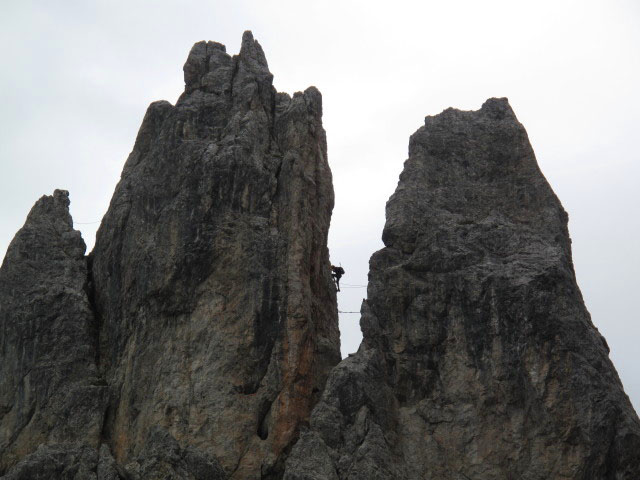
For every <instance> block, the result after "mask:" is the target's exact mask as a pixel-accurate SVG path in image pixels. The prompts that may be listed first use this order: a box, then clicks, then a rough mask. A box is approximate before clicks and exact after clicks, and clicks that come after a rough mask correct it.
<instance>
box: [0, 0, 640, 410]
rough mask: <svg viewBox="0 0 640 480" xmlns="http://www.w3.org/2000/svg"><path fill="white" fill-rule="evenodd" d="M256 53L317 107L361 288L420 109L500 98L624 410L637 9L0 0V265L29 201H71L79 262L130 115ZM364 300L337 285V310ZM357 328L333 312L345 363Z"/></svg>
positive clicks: (349, 264) (633, 358) (282, 84)
mask: <svg viewBox="0 0 640 480" xmlns="http://www.w3.org/2000/svg"><path fill="white" fill-rule="evenodd" d="M245 29H250V30H252V31H253V33H254V36H255V37H256V39H258V41H259V42H260V43H261V44H262V46H263V48H264V50H265V53H266V55H267V59H268V61H269V66H270V69H271V71H272V73H273V74H274V77H275V79H274V84H275V86H276V88H277V89H278V90H279V91H285V92H289V93H293V92H295V91H298V90H304V89H305V88H306V87H307V86H309V85H315V86H317V87H318V88H319V89H320V91H321V92H322V94H323V99H324V125H325V129H326V130H327V137H328V145H329V162H330V164H331V168H332V170H333V176H334V186H335V190H336V207H335V210H334V216H333V221H332V227H331V233H330V244H329V247H330V250H331V257H332V261H333V262H334V263H339V262H340V263H342V266H343V267H344V268H345V270H346V271H347V274H346V276H345V277H344V278H343V283H344V284H345V286H346V284H349V285H365V284H366V279H367V271H368V259H369V257H370V255H371V253H373V252H374V251H375V250H377V249H379V248H381V247H382V242H381V241H380V236H381V232H382V227H383V225H384V205H385V202H386V201H387V199H388V197H389V196H390V195H391V194H392V193H393V191H394V189H395V187H396V184H397V179H398V175H399V174H400V171H401V170H402V164H403V162H404V160H405V159H406V157H407V146H408V139H409V135H411V134H412V133H413V132H414V131H415V130H417V129H418V128H419V127H420V126H421V125H422V124H423V121H424V117H425V116H426V115H433V114H437V113H439V112H440V111H442V110H443V109H445V108H447V107H450V106H453V107H456V108H460V109H465V110H476V109H478V108H479V107H480V106H481V105H482V103H483V102H484V100H486V99H487V98H489V97H494V96H499V97H503V96H506V97H508V98H509V101H510V103H511V105H512V107H513V108H514V110H515V112H516V115H517V116H518V118H519V120H520V121H521V122H522V123H523V124H524V126H525V127H526V129H527V131H528V133H529V138H530V140H531V142H532V144H533V148H534V149H535V151H536V154H537V158H538V162H539V164H540V167H541V169H542V171H543V172H544V174H545V176H546V177H547V179H548V180H549V182H550V183H551V185H552V187H553V188H554V190H555V192H556V193H557V194H558V196H559V197H560V200H561V201H562V203H563V205H564V207H565V209H566V210H567V211H568V212H569V217H570V222H569V229H570V231H571V235H572V238H573V253H574V263H575V268H576V272H577V276H578V283H579V285H580V287H581V289H582V293H583V296H584V298H585V301H586V303H587V307H588V308H589V310H590V312H591V314H592V317H593V322H594V323H595V325H596V326H597V327H598V328H599V329H600V331H601V333H603V334H604V336H605V337H606V338H607V341H608V343H609V346H610V347H611V358H612V360H613V362H614V364H615V365H616V367H617V369H618V372H619V374H620V377H621V378H622V381H623V384H624V386H625V389H626V391H627V393H628V394H629V396H630V397H631V398H632V401H633V402H634V405H635V408H636V410H637V411H640V362H639V361H638V355H637V351H638V349H639V348H640V345H639V343H640V314H639V313H638V312H639V309H638V306H637V304H636V303H635V300H634V299H635V297H636V296H638V295H639V292H638V288H639V287H638V285H639V284H638V267H640V253H639V249H638V246H637V243H638V242H637V238H638V234H639V233H640V216H639V215H638V206H639V205H640V193H639V191H640V189H639V188H638V181H639V180H640V167H639V165H640V149H639V148H638V144H637V143H638V141H637V138H638V131H639V126H640V92H639V89H638V86H639V85H640V2H637V0H628V1H624V0H608V1H605V0H603V1H589V0H579V1H578V0H576V1H562V0H554V1H540V0H538V1H530V2H524V1H519V2H516V1H513V0H508V1H486V0H485V1H482V2H480V1H477V0H469V1H451V0H449V1H442V0H439V1H421V2H402V1H395V2H390V1H385V2H373V1H371V0H369V1H347V0H342V1H339V2H330V1H322V2H320V1H317V2H311V1H308V2H303V1H301V0H296V1H294V0H291V1H268V0H259V1H228V2H227V1H194V0H191V1H184V0H180V1H178V0H175V1H163V0H154V1H148V2H142V1H132V0H127V1H114V0H109V1H106V0H105V1H87V0H82V1H69V0H67V1H57V2H52V1H50V0H42V1H27V0H21V1H19V2H18V1H13V2H10V1H2V2H1V4H0V52H1V54H2V57H1V58H2V63H1V64H0V161H1V162H2V173H1V174H0V257H3V256H4V252H5V251H6V248H7V246H8V244H9V242H10V241H11V238H12V237H13V235H14V233H15V232H16V231H17V230H18V229H19V228H20V227H21V226H22V224H23V223H24V220H25V217H26V215H27V213H28V211H29V209H30V208H31V206H32V205H33V203H34V202H35V201H36V200H37V199H38V198H39V197H40V196H41V195H43V194H51V192H52V191H53V190H54V189H55V188H65V189H68V190H69V191H70V192H71V202H72V204H71V211H72V214H73V217H74V221H75V222H76V228H78V229H80V230H81V231H82V233H83V236H84V238H85V241H86V242H87V245H88V247H89V249H91V248H92V246H93V242H94V235H95V230H96V229H97V227H98V221H99V220H100V219H101V218H102V216H103V215H104V213H105V211H106V209H107V206H108V203H109V200H110V198H111V195H112V193H113V190H114V187H115V185H116V182H117V181H118V179H119V176H120V171H121V169H122V166H123V164H124V161H125V159H126V157H127V155H128V153H129V151H130V150H131V148H132V146H133V141H134V139H135V136H136V133H137V130H138V127H139V126H140V122H141V120H142V117H143V115H144V112H145V110H146V108H147V105H148V104H149V103H150V102H152V101H154V100H159V99H166V100H169V101H170V102H172V103H174V102H175V101H176V99H177V97H178V96H179V94H180V93H181V92H182V90H183V86H184V85H183V76H182V65H183V64H184V61H185V60H186V57H187V54H188V52H189V49H190V48H191V45H192V44H193V43H195V42H196V41H199V40H215V41H218V42H221V43H224V44H226V46H227V51H228V52H229V53H231V54H235V53H237V52H238V49H239V45H240V39H241V35H242V32H243V31H244V30H245ZM365 295H366V289H365V288H360V287H355V288H348V289H347V288H345V289H344V290H343V292H342V293H341V295H340V297H339V307H340V309H341V310H343V311H358V310H359V309H360V303H361V300H362V298H363V297H364V296H365ZM358 320H359V315H357V314H341V332H342V345H343V355H346V354H347V353H349V352H353V351H355V350H356V349H357V345H358V344H359V342H360V338H361V334H360V329H359V325H358Z"/></svg>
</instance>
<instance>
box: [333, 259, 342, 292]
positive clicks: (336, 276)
mask: <svg viewBox="0 0 640 480" xmlns="http://www.w3.org/2000/svg"><path fill="white" fill-rule="evenodd" d="M342 275H344V268H342V267H341V266H340V267H336V266H335V265H331V276H332V277H333V280H334V281H335V282H336V290H337V291H338V292H339V291H340V278H342Z"/></svg>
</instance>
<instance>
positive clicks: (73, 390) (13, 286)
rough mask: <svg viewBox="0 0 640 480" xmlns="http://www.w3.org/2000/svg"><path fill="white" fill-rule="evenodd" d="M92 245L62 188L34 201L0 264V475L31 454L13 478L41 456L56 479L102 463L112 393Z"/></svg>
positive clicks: (27, 472) (26, 473) (27, 474)
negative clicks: (90, 262)
mask: <svg viewBox="0 0 640 480" xmlns="http://www.w3.org/2000/svg"><path fill="white" fill-rule="evenodd" d="M85 249H86V246H85V244H84V242H83V240H82V238H81V236H80V232H78V231H76V230H74V229H73V225H72V222H71V216H70V215H69V198H68V193H67V192H66V191H61V190H56V191H55V192H54V194H53V195H52V196H44V197H42V198H41V199H40V200H38V202H37V203H36V204H35V205H34V207H33V208H32V209H31V212H30V213H29V216H28V217H27V221H26V222H25V224H24V226H23V227H22V228H21V229H20V231H19V232H18V233H17V234H16V236H15V238H14V239H13V241H12V242H11V245H10V246H9V249H8V250H7V255H6V257H5V259H4V262H3V264H2V268H0V475H1V474H2V472H4V471H5V470H6V469H7V468H8V467H10V466H13V465H14V464H16V463H17V462H18V461H20V460H23V459H27V460H26V461H25V462H24V464H23V465H21V466H20V467H19V468H17V469H16V471H15V476H9V477H8V478H35V475H33V471H34V468H36V467H34V465H36V466H37V465H40V464H44V465H47V467H46V468H45V469H44V471H45V472H46V473H47V474H48V475H49V476H50V477H51V478H56V474H62V472H63V471H64V469H65V468H66V467H65V464H67V465H66V466H71V463H74V462H75V469H76V471H80V472H82V471H83V470H85V471H88V470H90V469H91V468H93V467H95V463H96V462H97V455H95V452H94V451H95V449H96V447H97V446H98V444H99V442H100V433H101V430H102V418H103V415H104V411H105V407H106V398H107V395H106V393H107V392H106V387H105V386H104V382H102V381H101V380H100V379H99V376H98V369H97V368H96V363H95V352H96V349H95V338H96V337H95V333H94V332H95V321H94V316H93V313H92V311H91V308H90V303H89V298H88V296H87V263H86V258H85V257H84V252H85ZM55 452H57V453H55ZM92 452H94V453H92ZM54 453H55V455H57V457H58V458H59V459H61V461H60V462H58V463H59V464H58V466H56V465H52V461H51V460H52V458H53V456H54ZM84 457H87V458H86V459H84V460H86V461H84V460H83V461H81V460H80V458H84ZM65 459H66V460H68V462H67V461H66V460H65ZM71 459H74V460H73V461H72V460H71ZM38 468H39V467H38ZM38 468H36V470H37V469H38ZM3 478H4V477H3ZM43 478H45V477H43Z"/></svg>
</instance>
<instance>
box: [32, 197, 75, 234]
mask: <svg viewBox="0 0 640 480" xmlns="http://www.w3.org/2000/svg"><path fill="white" fill-rule="evenodd" d="M70 203H71V202H70V201H69V192H68V191H67V190H54V192H53V195H43V196H42V197H40V199H39V200H38V201H37V202H36V203H35V205H34V206H33V208H32V209H31V211H30V212H29V216H28V217H27V223H30V222H37V221H39V220H40V219H42V218H45V217H46V218H47V219H48V220H49V221H51V219H54V220H55V221H62V222H63V223H64V224H65V225H66V226H67V227H69V229H73V220H72V219H71V214H70V213H69V204H70Z"/></svg>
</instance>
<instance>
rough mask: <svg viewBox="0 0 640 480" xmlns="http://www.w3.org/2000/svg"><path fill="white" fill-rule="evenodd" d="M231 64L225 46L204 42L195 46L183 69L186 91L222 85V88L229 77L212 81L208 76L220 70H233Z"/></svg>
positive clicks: (223, 76)
mask: <svg viewBox="0 0 640 480" xmlns="http://www.w3.org/2000/svg"><path fill="white" fill-rule="evenodd" d="M231 63H232V60H231V57H230V56H229V55H228V54H227V48H226V47H225V46H224V45H223V44H221V43H218V42H205V41H204V40H203V41H201V42H198V43H196V44H194V45H193V47H191V51H190V52H189V56H188V57H187V61H186V62H185V64H184V67H182V70H183V71H184V84H185V91H187V92H190V91H192V90H195V89H198V88H200V87H203V86H214V84H220V85H218V87H222V85H221V84H223V83H225V82H226V81H227V80H226V77H227V75H222V76H221V78H213V79H212V78H206V77H207V74H209V73H211V72H215V71H217V70H220V69H222V70H225V69H226V70H232V67H231ZM225 67H226V68H225ZM214 77H215V75H214Z"/></svg>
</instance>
